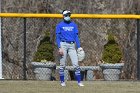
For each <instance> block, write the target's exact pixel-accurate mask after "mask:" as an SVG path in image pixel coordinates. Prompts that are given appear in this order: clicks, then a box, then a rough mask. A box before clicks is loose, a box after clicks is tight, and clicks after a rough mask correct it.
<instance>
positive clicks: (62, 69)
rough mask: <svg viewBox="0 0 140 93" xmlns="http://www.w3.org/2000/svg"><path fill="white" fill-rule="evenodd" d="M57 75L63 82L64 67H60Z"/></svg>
mask: <svg viewBox="0 0 140 93" xmlns="http://www.w3.org/2000/svg"><path fill="white" fill-rule="evenodd" d="M59 75H60V81H61V83H62V82H64V68H60V70H59Z"/></svg>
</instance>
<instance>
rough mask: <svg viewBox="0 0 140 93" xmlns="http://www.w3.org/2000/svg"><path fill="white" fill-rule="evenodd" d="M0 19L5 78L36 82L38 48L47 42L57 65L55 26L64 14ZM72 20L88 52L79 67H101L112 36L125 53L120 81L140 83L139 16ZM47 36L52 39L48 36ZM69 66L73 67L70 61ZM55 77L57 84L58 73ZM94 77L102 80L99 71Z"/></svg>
mask: <svg viewBox="0 0 140 93" xmlns="http://www.w3.org/2000/svg"><path fill="white" fill-rule="evenodd" d="M0 17H1V34H2V35H1V36H2V37H1V40H2V42H1V45H2V52H1V53H2V62H1V66H2V67H1V68H2V74H1V76H2V78H4V79H24V80H26V79H36V78H35V76H34V73H33V68H32V65H31V62H32V61H33V57H34V55H35V52H36V51H37V50H38V48H39V47H38V46H39V45H40V44H41V42H43V41H46V40H48V41H49V44H51V46H52V47H51V48H53V52H51V53H52V54H53V57H54V60H53V62H54V63H56V65H58V57H57V53H56V52H57V48H56V44H55V26H56V24H57V23H58V22H59V21H61V18H62V15H61V14H22V13H21V14H20V13H0ZM72 18H73V19H72V20H74V21H75V22H76V23H77V24H78V28H79V34H80V40H81V45H82V46H83V48H84V50H85V52H86V59H85V60H84V62H83V63H80V65H81V66H98V64H99V63H100V62H101V59H102V58H101V55H102V51H103V46H104V45H105V44H106V43H107V34H108V32H111V33H113V34H114V35H115V37H116V38H115V40H116V42H117V43H118V44H119V46H120V47H121V49H122V52H123V59H122V61H123V62H124V64H125V65H124V68H123V70H122V74H121V76H120V77H121V79H122V80H139V79H140V59H139V58H140V53H139V52H140V48H139V46H140V36H139V35H140V28H139V26H140V23H139V19H140V15H125V14H118V15H116V14H110V15H109V14H72ZM46 33H47V34H49V37H46V36H45V35H46ZM47 43H48V42H47ZM43 49H44V48H43ZM48 52H49V51H48ZM50 55H51V54H50ZM68 65H71V63H70V59H69V58H68ZM52 73H53V76H54V77H55V79H56V80H58V73H57V71H54V72H52ZM94 75H95V76H96V79H94V80H98V79H99V80H100V79H101V80H102V79H103V77H102V72H101V71H100V70H98V71H95V72H94Z"/></svg>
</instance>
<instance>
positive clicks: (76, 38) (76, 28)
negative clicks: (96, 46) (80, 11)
mask: <svg viewBox="0 0 140 93" xmlns="http://www.w3.org/2000/svg"><path fill="white" fill-rule="evenodd" d="M75 42H76V46H77V48H79V47H80V40H79V35H78V27H77V25H75Z"/></svg>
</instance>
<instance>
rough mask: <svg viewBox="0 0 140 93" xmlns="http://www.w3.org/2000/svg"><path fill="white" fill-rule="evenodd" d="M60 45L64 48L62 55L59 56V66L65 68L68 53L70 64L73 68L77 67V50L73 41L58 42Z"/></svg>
mask: <svg viewBox="0 0 140 93" xmlns="http://www.w3.org/2000/svg"><path fill="white" fill-rule="evenodd" d="M60 46H61V48H62V49H63V50H64V55H63V56H61V57H60V66H61V67H64V68H65V66H66V58H67V54H69V56H70V59H71V61H72V65H73V66H74V68H75V69H76V68H78V67H79V65H78V57H77V52H76V49H75V43H66V42H60Z"/></svg>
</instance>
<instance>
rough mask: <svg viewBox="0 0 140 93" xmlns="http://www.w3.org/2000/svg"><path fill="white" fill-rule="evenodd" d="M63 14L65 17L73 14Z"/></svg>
mask: <svg viewBox="0 0 140 93" xmlns="http://www.w3.org/2000/svg"><path fill="white" fill-rule="evenodd" d="M63 16H65V17H67V16H69V17H70V16H71V14H64V15H63Z"/></svg>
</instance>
